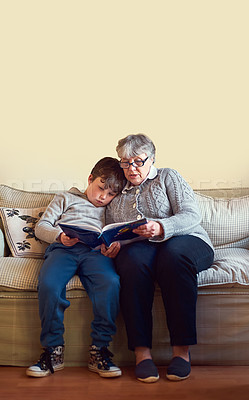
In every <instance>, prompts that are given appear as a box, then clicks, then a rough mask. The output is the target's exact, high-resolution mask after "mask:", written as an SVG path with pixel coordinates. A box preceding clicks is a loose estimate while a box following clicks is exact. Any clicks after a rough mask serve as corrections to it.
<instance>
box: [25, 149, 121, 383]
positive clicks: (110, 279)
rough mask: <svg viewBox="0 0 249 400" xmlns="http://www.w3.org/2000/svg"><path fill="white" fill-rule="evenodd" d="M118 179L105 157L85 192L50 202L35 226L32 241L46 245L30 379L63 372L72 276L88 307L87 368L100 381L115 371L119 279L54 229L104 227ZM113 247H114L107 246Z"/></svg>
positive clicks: (106, 261) (115, 166) (115, 165)
mask: <svg viewBox="0 0 249 400" xmlns="http://www.w3.org/2000/svg"><path fill="white" fill-rule="evenodd" d="M124 183H125V181H124V175H123V171H122V169H121V168H120V166H119V162H118V160H116V159H115V158H111V157H105V158H103V159H101V160H100V161H98V162H97V164H96V165H95V166H94V168H93V169H92V171H91V174H90V176H89V178H88V186H87V189H86V190H85V192H84V193H83V192H81V191H79V190H78V189H76V188H72V189H70V190H69V191H68V192H62V193H60V194H58V195H56V196H55V197H54V199H53V200H52V201H51V203H50V204H49V205H48V207H47V209H46V211H45V212H44V214H43V216H42V217H41V219H40V220H39V221H38V223H37V224H36V228H35V234H36V236H37V237H38V238H40V239H42V240H44V241H46V242H48V243H51V244H50V246H48V248H47V250H46V252H45V261H44V263H43V266H42V268H41V271H40V274H39V281H38V298H39V314H40V319H41V327H42V328H41V336H40V340H41V345H42V346H43V347H44V352H43V353H42V354H41V356H40V359H39V360H38V362H37V363H36V364H34V365H32V366H30V367H29V368H28V369H27V370H26V374H27V375H29V376H33V377H45V376H47V375H49V374H50V373H53V372H54V371H59V370H61V369H63V368H64V339H63V333H64V324H63V319H64V311H65V309H66V308H67V307H69V305H70V302H69V301H68V300H67V299H66V284H67V283H68V281H69V280H70V279H71V278H72V277H73V276H74V275H75V274H77V275H78V276H79V278H80V280H81V282H82V284H83V286H84V288H85V290H86V291H87V293H88V295H89V297H90V299H91V301H92V305H93V314H94V319H93V321H92V324H91V328H92V332H91V337H92V345H91V346H90V360H89V364H88V368H89V370H90V371H93V372H97V373H98V374H99V375H100V376H102V377H116V376H120V375H121V370H120V369H119V368H118V367H117V366H116V365H115V364H114V363H113V362H112V359H111V357H112V356H113V354H112V353H111V352H110V351H109V350H108V345H109V342H110V341H111V340H112V339H111V336H112V335H113V334H115V332H116V326H115V320H116V317H117V314H118V311H119V289H120V283H119V277H118V275H117V273H116V271H115V267H114V263H113V260H111V258H108V257H105V256H104V255H102V254H101V252H100V251H98V250H94V249H91V248H90V247H88V246H87V245H85V244H83V243H82V242H79V241H78V239H76V238H70V237H68V236H66V234H65V233H63V232H62V230H61V228H60V227H59V225H58V224H59V223H60V222H63V223H70V224H78V225H80V224H81V223H89V224H91V225H95V226H97V227H99V228H103V226H104V225H105V206H106V205H107V204H108V203H110V201H111V200H112V199H113V198H114V197H115V196H116V195H117V194H118V193H119V192H120V191H121V190H122V188H123V187H124ZM112 246H113V249H114V254H115V247H116V246H117V248H118V246H119V244H118V243H117V242H116V243H113V244H112Z"/></svg>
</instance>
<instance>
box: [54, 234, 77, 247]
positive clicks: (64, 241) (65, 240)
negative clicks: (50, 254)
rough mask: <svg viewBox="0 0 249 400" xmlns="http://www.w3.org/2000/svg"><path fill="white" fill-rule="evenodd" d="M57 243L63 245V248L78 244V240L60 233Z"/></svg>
mask: <svg viewBox="0 0 249 400" xmlns="http://www.w3.org/2000/svg"><path fill="white" fill-rule="evenodd" d="M59 241H60V242H61V243H62V244H64V246H74V245H75V244H76V243H78V241H79V239H78V238H70V237H69V236H67V235H66V234H65V233H64V232H62V233H61V234H60V236H59Z"/></svg>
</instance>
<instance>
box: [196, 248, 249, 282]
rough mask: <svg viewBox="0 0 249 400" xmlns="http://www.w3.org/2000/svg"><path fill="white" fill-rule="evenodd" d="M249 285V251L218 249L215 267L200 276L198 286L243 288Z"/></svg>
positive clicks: (215, 256) (202, 272)
mask: <svg viewBox="0 0 249 400" xmlns="http://www.w3.org/2000/svg"><path fill="white" fill-rule="evenodd" d="M248 285H249V250H247V249H234V248H227V249H218V250H216V251H215V255H214V262H213V265H212V266H211V267H210V268H208V269H207V270H205V271H201V272H200V273H199V275H198V286H199V287H203V286H212V287H214V286H216V287H220V286H223V287H241V286H248Z"/></svg>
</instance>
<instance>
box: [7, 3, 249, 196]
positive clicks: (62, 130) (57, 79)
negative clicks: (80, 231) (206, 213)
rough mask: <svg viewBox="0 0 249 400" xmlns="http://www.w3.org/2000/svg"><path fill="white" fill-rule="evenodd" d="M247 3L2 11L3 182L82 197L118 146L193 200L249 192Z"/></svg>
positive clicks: (10, 7) (11, 7)
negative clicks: (187, 189) (124, 140)
mask: <svg viewBox="0 0 249 400" xmlns="http://www.w3.org/2000/svg"><path fill="white" fill-rule="evenodd" d="M248 15H249V2H248V1H247V0H244V1H243V0H234V1H231V0H209V1H204V0H203V1H202V0H196V1H193V0H175V1H172V0H170V1H168V0H153V1H152V0H150V1H149V0H123V1H120V0H112V1H110V0H81V1H79V0H78V1H77V0H72V1H63V0H58V1H55V0H41V1H38V0H29V1H28V0H12V1H5V0H0V46H1V47H0V57H1V62H0V115H1V117H0V132H1V158H0V182H1V183H5V184H8V185H11V186H14V187H19V188H23V189H26V190H29V189H32V190H38V189H39V190H40V189H42V190H49V189H50V190H51V189H64V188H65V189H67V188H68V187H70V186H71V185H76V186H79V187H82V186H85V184H86V179H87V175H88V173H89V170H90V168H91V166H92V165H93V164H94V163H95V162H96V161H97V160H98V159H99V158H101V157H103V156H105V155H110V156H115V154H116V153H115V146H116V143H117V141H118V139H119V138H120V137H123V136H125V135H127V134H128V133H131V132H132V133H135V132H144V133H146V134H148V135H149V136H150V137H151V138H152V139H153V140H154V142H155V144H156V146H157V163H156V165H157V166H158V167H166V166H169V167H172V168H175V169H177V170H178V171H179V172H180V173H181V174H182V175H183V176H184V177H185V179H187V180H188V182H189V183H190V184H191V185H192V187H194V188H200V187H201V188H203V187H233V186H245V185H248V186H249V157H248V131H249V118H248V110H249V73H248V71H249V56H248V53H249V52H248V41H249V24H248Z"/></svg>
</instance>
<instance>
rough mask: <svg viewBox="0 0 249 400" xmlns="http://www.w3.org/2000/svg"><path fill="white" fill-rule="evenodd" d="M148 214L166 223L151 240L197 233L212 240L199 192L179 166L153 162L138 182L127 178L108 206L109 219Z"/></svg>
mask: <svg viewBox="0 0 249 400" xmlns="http://www.w3.org/2000/svg"><path fill="white" fill-rule="evenodd" d="M144 217H146V218H147V219H148V220H152V221H157V222H159V223H160V224H161V225H162V227H163V231H164V233H163V235H162V236H160V237H153V238H151V239H149V240H150V241H157V242H159V241H164V240H167V239H169V238H171V237H172V236H179V235H193V236H197V237H199V238H200V239H202V240H204V241H205V242H206V243H208V244H209V246H211V247H213V246H212V243H211V241H210V239H209V237H208V234H207V233H206V231H205V230H204V229H203V228H202V226H201V225H200V222H201V215H200V211H199V208H198V205H197V202H196V199H195V194H194V192H193V190H192V189H191V187H190V186H189V185H188V183H187V182H186V181H185V180H184V179H183V178H182V176H181V175H180V174H179V173H178V172H177V171H175V170H173V169H170V168H161V169H157V168H155V167H154V166H153V165H152V166H151V169H150V172H149V174H148V176H147V177H146V179H145V180H144V181H143V182H142V183H141V184H140V185H138V186H132V185H131V184H130V182H127V184H126V186H125V187H124V189H123V190H122V192H121V193H120V194H119V195H117V196H116V197H115V198H114V199H113V200H112V202H111V203H110V204H109V205H108V206H107V212H106V222H107V223H108V224H109V223H112V222H123V221H131V220H135V219H140V218H144Z"/></svg>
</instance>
